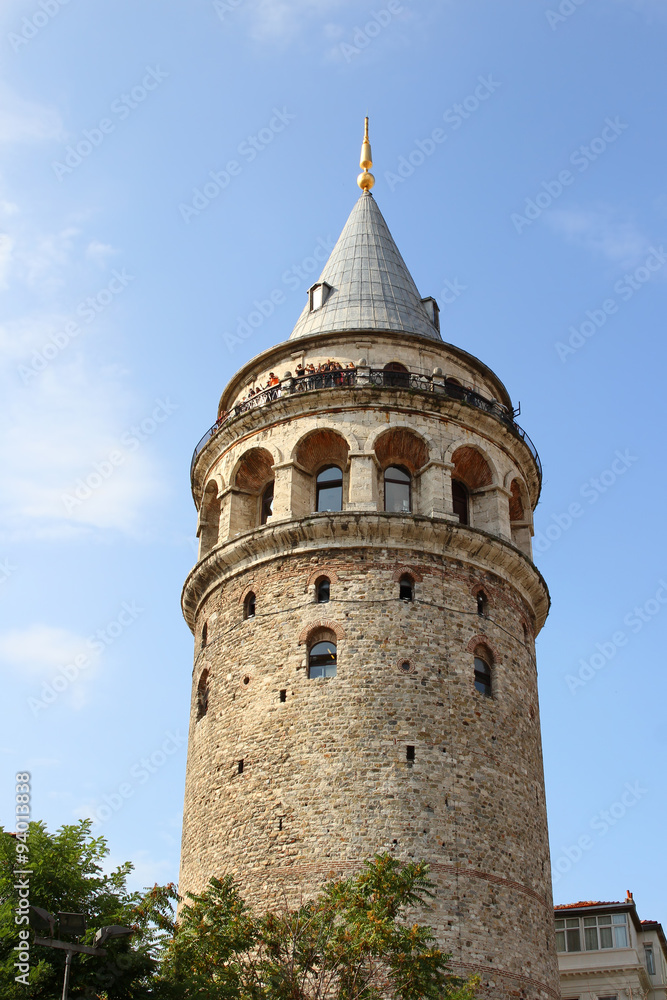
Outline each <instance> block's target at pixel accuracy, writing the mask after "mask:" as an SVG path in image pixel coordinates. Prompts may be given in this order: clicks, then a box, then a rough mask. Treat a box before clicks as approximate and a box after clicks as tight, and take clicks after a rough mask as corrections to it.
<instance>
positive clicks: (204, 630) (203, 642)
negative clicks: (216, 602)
mask: <svg viewBox="0 0 667 1000" xmlns="http://www.w3.org/2000/svg"><path fill="white" fill-rule="evenodd" d="M207 640H208V623H207V622H204V624H203V625H202V630H201V647H202V649H203V648H204V646H205V645H206V642H207Z"/></svg>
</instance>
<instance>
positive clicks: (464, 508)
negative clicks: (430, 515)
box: [452, 479, 470, 524]
mask: <svg viewBox="0 0 667 1000" xmlns="http://www.w3.org/2000/svg"><path fill="white" fill-rule="evenodd" d="M468 506H469V505H468V490H467V489H466V487H465V486H464V485H463V483H462V482H461V481H460V479H452V509H453V511H454V513H455V514H456V516H457V517H458V519H459V524H469V523H470V517H469V514H468Z"/></svg>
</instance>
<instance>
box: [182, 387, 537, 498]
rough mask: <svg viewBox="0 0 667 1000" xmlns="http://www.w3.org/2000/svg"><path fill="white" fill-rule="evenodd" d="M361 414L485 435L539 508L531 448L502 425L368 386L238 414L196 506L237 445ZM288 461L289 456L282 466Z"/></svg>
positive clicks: (207, 463) (445, 401)
mask: <svg viewBox="0 0 667 1000" xmlns="http://www.w3.org/2000/svg"><path fill="white" fill-rule="evenodd" d="M361 409H363V410H372V409H378V410H381V411H382V412H387V411H393V412H397V413H406V414H409V415H414V414H415V413H427V414H432V415H433V416H434V417H435V418H436V419H440V420H445V421H451V422H452V423H453V424H456V425H457V426H459V427H461V428H463V429H464V430H469V431H472V432H473V433H476V434H481V435H482V436H483V437H485V438H486V439H487V440H488V441H489V442H491V443H492V444H494V445H495V446H496V447H499V448H504V449H505V450H506V451H508V452H509V453H510V454H511V456H512V458H513V460H514V461H517V464H518V465H519V466H520V467H521V469H522V470H523V473H524V479H525V481H526V484H527V486H528V490H529V495H530V500H531V505H532V506H533V509H534V508H535V506H536V505H537V500H538V498H539V494H540V487H541V483H540V477H539V474H538V470H537V466H536V464H535V460H534V458H533V456H532V454H531V452H530V449H529V447H528V445H527V444H526V443H525V442H524V441H523V440H522V439H521V438H520V437H519V436H518V434H516V433H514V432H513V431H512V430H511V428H510V427H509V426H507V425H506V424H504V423H503V422H502V421H500V420H498V419H497V418H496V417H494V416H492V415H491V414H489V413H486V412H485V411H484V410H477V409H475V408H474V407H472V406H466V405H465V404H464V403H462V402H460V401H459V400H456V399H453V398H451V397H448V396H439V395H435V394H434V393H427V392H423V393H422V392H419V391H417V390H400V389H396V388H381V387H378V386H373V387H371V386H368V387H357V388H355V389H333V388H329V389H321V390H320V389H313V390H311V391H310V392H304V393H294V394H293V395H289V396H282V397H280V398H279V399H276V400H274V401H272V402H270V403H267V404H266V405H265V406H261V407H258V408H257V409H252V410H248V411H246V412H245V413H241V414H239V416H237V417H235V418H234V419H233V420H231V421H230V422H229V423H227V424H225V426H224V427H223V428H222V429H221V430H220V431H218V432H217V434H215V435H214V436H213V437H212V438H211V439H210V441H209V442H208V443H207V444H206V445H205V446H204V447H203V448H202V450H201V452H200V453H199V455H198V456H197V460H196V463H195V465H194V471H193V482H192V492H193V497H194V500H195V504H196V506H197V507H199V503H200V501H201V493H202V491H203V487H204V484H205V481H206V478H207V476H208V472H209V470H210V468H211V466H212V465H213V463H214V462H215V461H217V460H218V458H219V457H220V455H222V454H224V453H225V452H226V451H228V450H229V449H230V448H231V447H233V446H234V445H237V444H238V443H239V442H241V441H244V440H249V439H250V438H252V437H254V436H255V435H256V434H258V433H259V432H260V431H263V430H267V429H269V428H271V427H275V426H279V425H280V424H281V423H286V422H288V421H291V420H298V419H300V418H303V417H308V416H312V415H313V414H315V413H317V414H326V413H331V412H334V411H335V413H336V414H340V413H346V412H354V411H355V410H361ZM517 455H522V456H523V460H522V461H518V460H517V457H516V456H517ZM431 458H433V456H431ZM287 460H288V459H287V457H286V456H285V457H284V459H283V461H287ZM436 460H437V457H436Z"/></svg>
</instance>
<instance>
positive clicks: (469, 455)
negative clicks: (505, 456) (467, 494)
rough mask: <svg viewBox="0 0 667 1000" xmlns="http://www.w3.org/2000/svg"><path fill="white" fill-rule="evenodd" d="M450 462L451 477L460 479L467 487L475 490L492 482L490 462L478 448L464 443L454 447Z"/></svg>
mask: <svg viewBox="0 0 667 1000" xmlns="http://www.w3.org/2000/svg"><path fill="white" fill-rule="evenodd" d="M451 462H452V465H453V466H454V468H453V469H452V478H454V479H460V480H461V482H462V483H465V485H466V486H467V487H468V489H471V490H477V489H479V488H480V487H482V486H490V485H491V483H492V482H493V479H494V476H493V472H492V469H491V463H490V461H489V460H488V458H487V457H486V455H484V454H483V453H482V451H481V450H480V449H479V448H472V447H471V446H470V445H467V444H464V445H462V446H461V447H459V448H457V449H456V451H455V452H454V454H453V455H452V458H451Z"/></svg>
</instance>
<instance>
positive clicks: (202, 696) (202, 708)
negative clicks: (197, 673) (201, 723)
mask: <svg viewBox="0 0 667 1000" xmlns="http://www.w3.org/2000/svg"><path fill="white" fill-rule="evenodd" d="M208 676H209V675H208V670H203V671H202V675H201V677H200V678H199V684H198V685H197V719H203V717H204V716H205V715H206V713H207V712H208V693H209V685H208Z"/></svg>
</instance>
